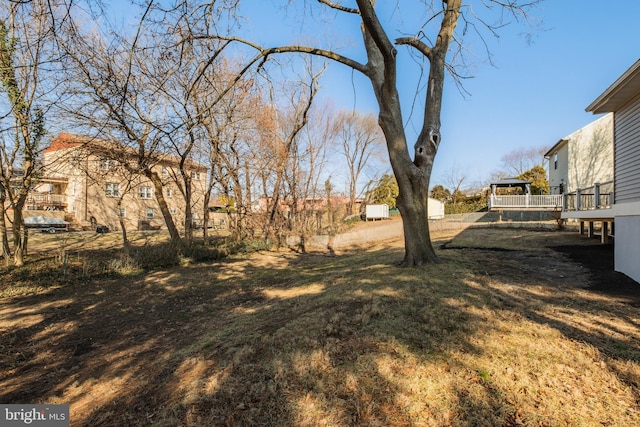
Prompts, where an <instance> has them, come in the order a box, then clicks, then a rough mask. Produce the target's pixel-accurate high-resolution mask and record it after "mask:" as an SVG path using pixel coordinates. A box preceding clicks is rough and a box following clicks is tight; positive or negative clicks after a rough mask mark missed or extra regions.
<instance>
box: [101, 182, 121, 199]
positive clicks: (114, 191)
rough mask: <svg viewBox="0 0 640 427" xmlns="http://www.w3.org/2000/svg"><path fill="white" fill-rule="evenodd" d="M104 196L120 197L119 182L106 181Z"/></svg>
mask: <svg viewBox="0 0 640 427" xmlns="http://www.w3.org/2000/svg"><path fill="white" fill-rule="evenodd" d="M104 195H105V197H120V184H118V183H117V182H107V183H105V184H104Z"/></svg>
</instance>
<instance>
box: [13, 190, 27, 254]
mask: <svg viewBox="0 0 640 427" xmlns="http://www.w3.org/2000/svg"><path fill="white" fill-rule="evenodd" d="M22 206H24V202H23V203H16V205H15V206H14V209H13V264H14V265H16V266H18V267H19V266H22V265H24V255H25V251H26V233H27V231H26V229H25V228H24V220H23V218H22Z"/></svg>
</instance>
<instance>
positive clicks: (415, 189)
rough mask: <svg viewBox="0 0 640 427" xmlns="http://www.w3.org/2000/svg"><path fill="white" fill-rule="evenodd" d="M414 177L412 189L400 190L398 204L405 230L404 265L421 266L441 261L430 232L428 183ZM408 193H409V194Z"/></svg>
mask: <svg viewBox="0 0 640 427" xmlns="http://www.w3.org/2000/svg"><path fill="white" fill-rule="evenodd" d="M415 178H416V177H414V179H412V184H411V186H410V191H407V190H406V189H403V190H400V194H399V196H398V198H397V199H396V206H397V207H398V210H399V211H400V215H401V216H402V221H403V222H402V227H403V230H404V247H405V255H404V261H403V265H404V266H420V265H422V264H425V263H436V262H439V259H438V256H437V255H436V253H435V251H434V249H433V245H432V244H431V237H430V234H429V221H428V220H427V218H428V212H427V206H428V191H427V189H428V188H429V186H428V184H426V185H425V184H424V183H423V182H421V180H420V179H419V177H418V179H415ZM407 193H408V194H407Z"/></svg>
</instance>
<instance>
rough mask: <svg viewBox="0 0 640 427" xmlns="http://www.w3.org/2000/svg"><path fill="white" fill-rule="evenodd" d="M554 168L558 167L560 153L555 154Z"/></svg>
mask: <svg viewBox="0 0 640 427" xmlns="http://www.w3.org/2000/svg"><path fill="white" fill-rule="evenodd" d="M553 168H554V169H558V153H555V154H554V155H553Z"/></svg>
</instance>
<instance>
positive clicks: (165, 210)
mask: <svg viewBox="0 0 640 427" xmlns="http://www.w3.org/2000/svg"><path fill="white" fill-rule="evenodd" d="M144 175H145V176H146V177H147V178H149V180H150V181H151V183H152V184H153V187H154V190H155V193H156V201H157V202H158V206H159V207H160V212H161V213H162V217H163V218H164V223H165V224H166V225H167V229H168V230H169V236H170V238H171V242H173V243H178V242H180V233H179V232H178V229H177V228H176V224H175V223H174V222H173V217H172V216H171V212H169V206H167V201H166V200H165V199H164V193H163V190H164V186H163V185H162V180H161V179H160V177H159V176H158V174H157V173H155V172H153V171H151V170H145V171H144Z"/></svg>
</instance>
